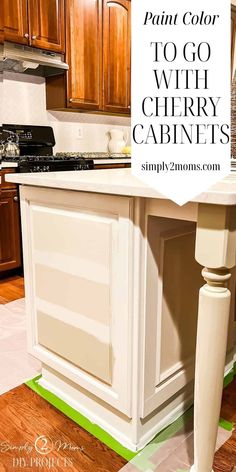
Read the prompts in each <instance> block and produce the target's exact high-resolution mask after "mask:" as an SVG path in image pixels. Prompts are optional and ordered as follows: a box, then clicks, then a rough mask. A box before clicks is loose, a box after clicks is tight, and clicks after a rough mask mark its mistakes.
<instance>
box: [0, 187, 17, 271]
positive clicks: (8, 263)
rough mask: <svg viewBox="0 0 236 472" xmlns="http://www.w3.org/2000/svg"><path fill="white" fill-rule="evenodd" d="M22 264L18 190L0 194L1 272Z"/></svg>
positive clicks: (4, 191) (5, 191) (3, 191)
mask: <svg viewBox="0 0 236 472" xmlns="http://www.w3.org/2000/svg"><path fill="white" fill-rule="evenodd" d="M20 265H21V243H20V215H19V201H18V194H17V190H2V191H1V196H0V272H1V271H5V270H10V269H15V268H17V267H20Z"/></svg>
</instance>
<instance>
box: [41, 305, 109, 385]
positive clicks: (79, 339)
mask: <svg viewBox="0 0 236 472" xmlns="http://www.w3.org/2000/svg"><path fill="white" fill-rule="evenodd" d="M37 320H38V340H39V343H40V344H41V345H43V346H45V347H46V348H48V349H50V350H51V351H53V352H55V353H57V354H59V355H60V357H63V358H64V359H66V360H68V361H69V362H72V363H73V364H75V365H76V366H78V367H80V368H82V369H83V370H85V371H87V372H89V373H90V374H92V375H94V376H96V377H98V378H99V379H101V380H103V381H104V382H106V383H108V384H109V385H111V369H112V367H111V355H112V352H111V346H110V345H109V344H107V343H102V342H100V341H99V340H98V338H97V337H95V336H93V335H91V334H88V333H85V332H84V331H81V330H80V329H78V328H76V327H74V326H71V325H69V324H66V323H64V322H62V321H59V320H56V319H54V318H52V317H51V316H48V315H46V314H45V313H43V312H40V311H38V313H37Z"/></svg>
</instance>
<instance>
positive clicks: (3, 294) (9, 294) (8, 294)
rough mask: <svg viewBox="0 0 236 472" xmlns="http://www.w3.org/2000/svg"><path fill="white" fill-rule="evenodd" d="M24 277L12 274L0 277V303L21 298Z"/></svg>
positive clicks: (22, 295)
mask: <svg viewBox="0 0 236 472" xmlns="http://www.w3.org/2000/svg"><path fill="white" fill-rule="evenodd" d="M24 295H25V292H24V278H23V277H21V276H20V275H13V276H11V277H8V278H2V279H1V278H0V304H5V303H8V302H13V301H14V300H18V299H19V298H23V297H24Z"/></svg>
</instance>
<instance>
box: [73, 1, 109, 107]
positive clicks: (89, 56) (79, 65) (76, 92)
mask: <svg viewBox="0 0 236 472" xmlns="http://www.w3.org/2000/svg"><path fill="white" fill-rule="evenodd" d="M67 5H68V7H67V11H68V22H67V61H68V63H69V66H70V69H69V72H68V88H67V100H68V106H69V107H71V108H84V109H88V110H99V109H100V97H101V86H102V84H101V73H102V71H101V63H102V1H101V0H69V1H68V4H67Z"/></svg>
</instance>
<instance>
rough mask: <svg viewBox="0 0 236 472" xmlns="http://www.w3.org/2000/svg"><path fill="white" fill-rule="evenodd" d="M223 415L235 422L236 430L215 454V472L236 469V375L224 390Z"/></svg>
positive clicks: (228, 471)
mask: <svg viewBox="0 0 236 472" xmlns="http://www.w3.org/2000/svg"><path fill="white" fill-rule="evenodd" d="M221 416H222V418H224V419H225V420H227V421H231V422H232V423H233V424H234V431H233V434H232V436H231V438H230V439H229V441H227V442H226V443H225V444H224V445H223V446H222V447H221V448H220V449H219V451H217V453H216V455H215V463H214V472H233V471H234V470H236V429H235V425H236V377H235V379H234V381H233V382H232V383H231V384H230V385H228V387H227V388H226V389H225V390H224V393H223V400H222V408H221Z"/></svg>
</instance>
